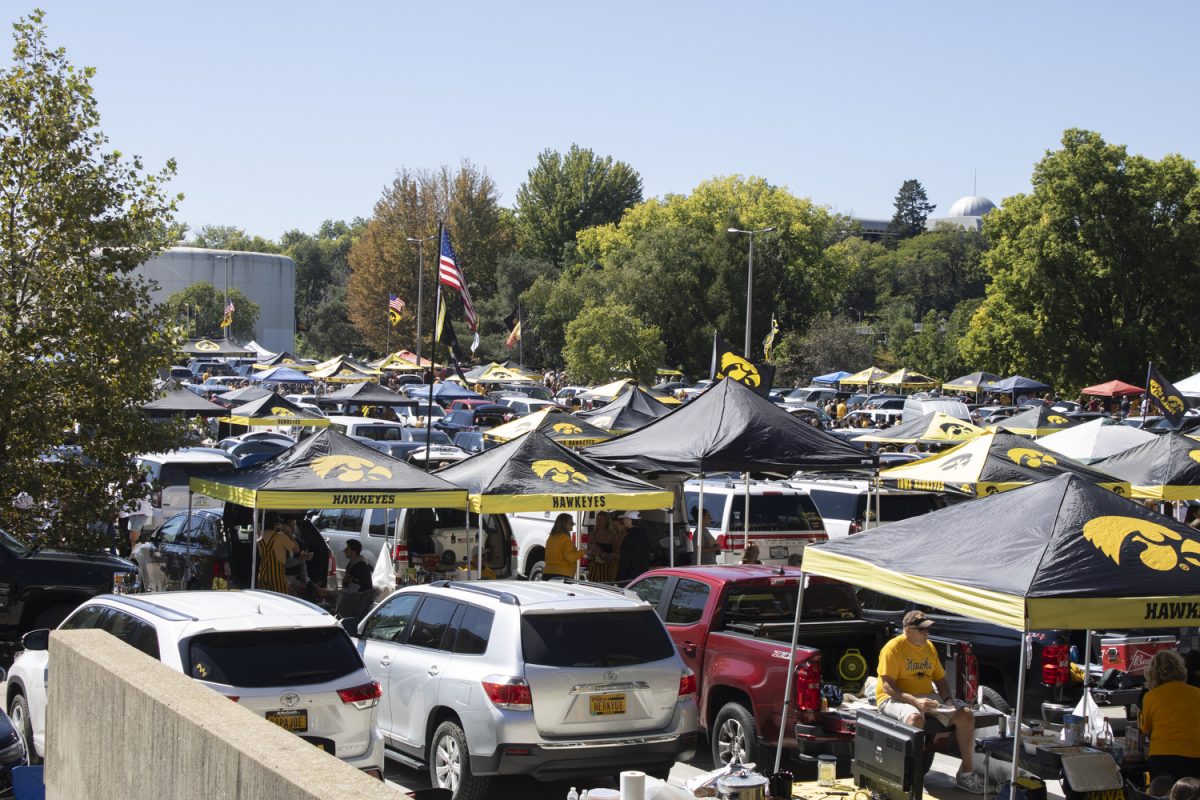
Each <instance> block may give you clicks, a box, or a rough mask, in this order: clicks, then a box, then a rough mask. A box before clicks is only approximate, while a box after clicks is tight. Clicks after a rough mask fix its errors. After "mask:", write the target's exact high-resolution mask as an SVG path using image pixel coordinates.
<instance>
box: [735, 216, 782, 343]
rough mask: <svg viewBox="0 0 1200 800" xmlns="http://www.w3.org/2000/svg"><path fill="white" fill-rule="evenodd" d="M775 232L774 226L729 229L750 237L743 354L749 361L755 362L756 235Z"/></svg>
mask: <svg viewBox="0 0 1200 800" xmlns="http://www.w3.org/2000/svg"><path fill="white" fill-rule="evenodd" d="M773 230H775V226H774V225H772V226H771V227H769V228H759V229H758V230H753V231H743V230H740V229H739V228H729V233H744V234H746V235H747V236H749V237H750V257H749V259H748V261H747V263H746V348H745V352H743V353H742V355H743V357H745V359H746V360H747V361H751V360H753V359H751V358H750V311H751V306H752V305H753V304H754V235H755V234H757V233H770V232H771V231H773Z"/></svg>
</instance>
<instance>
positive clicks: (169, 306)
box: [162, 283, 260, 342]
mask: <svg viewBox="0 0 1200 800" xmlns="http://www.w3.org/2000/svg"><path fill="white" fill-rule="evenodd" d="M229 302H231V303H233V309H234V311H233V324H232V325H230V326H229V336H230V337H231V338H233V339H236V340H237V341H239V342H248V341H250V340H251V339H253V338H254V326H255V325H257V324H258V315H259V311H260V309H259V307H258V303H255V302H254V301H252V300H251V299H250V298H248V297H246V295H244V294H242V292H241V290H239V289H235V288H231V289H230V290H229ZM162 310H163V312H164V314H165V315H166V317H167V318H168V319H171V320H174V321H175V323H176V324H177V325H179V327H180V328H181V329H183V330H185V331H186V332H187V335H188V336H189V337H196V338H198V337H203V338H206V339H214V338H216V339H219V338H222V337H223V336H224V335H225V330H224V329H223V328H222V327H221V320H222V319H224V318H225V292H224V291H222V290H220V289H218V288H217V287H215V286H213V285H212V284H211V283H193V284H192V285H191V286H189V287H187V288H186V289H183V290H182V291H178V292H175V293H174V294H172V295H170V296H169V297H168V298H167V299H166V300H165V301H164V302H163V309H162Z"/></svg>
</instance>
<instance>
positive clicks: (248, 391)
mask: <svg viewBox="0 0 1200 800" xmlns="http://www.w3.org/2000/svg"><path fill="white" fill-rule="evenodd" d="M269 394H271V390H270V389H264V388H262V387H261V386H243V387H242V388H241V389H234V390H233V391H229V392H225V393H224V394H219V395H217V399H218V400H224V401H225V402H226V403H234V404H236V405H242V404H244V403H249V402H250V401H251V400H257V399H259V398H260V397H266V396H267V395H269Z"/></svg>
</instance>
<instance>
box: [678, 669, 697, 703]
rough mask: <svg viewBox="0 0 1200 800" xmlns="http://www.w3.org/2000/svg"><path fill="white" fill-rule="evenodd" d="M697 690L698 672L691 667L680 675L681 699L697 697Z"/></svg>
mask: <svg viewBox="0 0 1200 800" xmlns="http://www.w3.org/2000/svg"><path fill="white" fill-rule="evenodd" d="M696 690H697V686H696V673H694V672H692V671H691V670H690V669H684V671H683V673H682V674H681V675H680V676H679V699H680V700H686V699H687V698H689V697H695V696H696Z"/></svg>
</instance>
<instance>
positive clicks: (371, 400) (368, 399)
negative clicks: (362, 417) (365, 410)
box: [316, 381, 417, 408]
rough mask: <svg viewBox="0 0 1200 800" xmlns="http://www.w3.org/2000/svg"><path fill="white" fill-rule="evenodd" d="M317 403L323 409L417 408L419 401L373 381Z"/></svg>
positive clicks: (346, 389) (344, 390) (332, 394)
mask: <svg viewBox="0 0 1200 800" xmlns="http://www.w3.org/2000/svg"><path fill="white" fill-rule="evenodd" d="M316 403H317V405H318V406H321V407H322V408H324V407H326V406H329V407H332V406H336V405H338V404H340V403H346V404H348V405H354V406H383V407H386V408H393V407H404V408H416V406H417V401H416V400H413V399H411V398H408V397H405V396H404V395H401V394H398V393H396V392H393V391H392V390H391V389H387V388H385V387H383V386H380V385H379V384H378V383H374V382H372V381H363V382H362V383H351V384H348V385H346V386H343V387H342V388H341V389H338V390H337V391H336V392H330V393H329V394H324V395H321V396H320V397H318V398H317V400H316Z"/></svg>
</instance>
